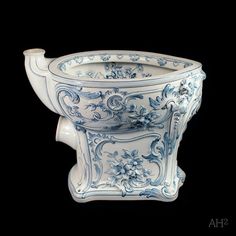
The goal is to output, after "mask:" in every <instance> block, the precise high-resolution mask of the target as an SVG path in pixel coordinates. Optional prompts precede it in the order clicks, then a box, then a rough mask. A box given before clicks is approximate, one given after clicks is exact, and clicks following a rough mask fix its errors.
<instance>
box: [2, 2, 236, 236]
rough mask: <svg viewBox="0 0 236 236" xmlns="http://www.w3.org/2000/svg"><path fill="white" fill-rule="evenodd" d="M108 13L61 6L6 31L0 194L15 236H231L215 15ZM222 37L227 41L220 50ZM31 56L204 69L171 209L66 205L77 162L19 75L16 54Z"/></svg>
mask: <svg viewBox="0 0 236 236" xmlns="http://www.w3.org/2000/svg"><path fill="white" fill-rule="evenodd" d="M112 4H115V3H112V2H110V5H109V6H108V7H109V8H108V9H110V10H105V8H103V7H101V6H100V5H98V6H95V5H92V6H93V7H91V6H85V5H80V6H78V7H76V6H70V7H66V6H63V7H62V8H63V9H60V10H58V9H56V8H54V7H52V8H50V9H47V8H48V6H47V5H44V6H43V7H39V6H31V7H29V8H27V9H25V10H23V11H21V12H20V13H19V14H18V15H16V16H15V20H14V21H13V22H8V23H7V27H5V28H6V34H5V35H6V37H4V39H6V43H5V45H6V47H5V48H3V49H7V50H6V52H7V55H10V57H9V60H12V58H14V60H13V63H12V64H11V67H9V70H8V73H7V79H6V80H5V81H6V84H7V88H11V95H10V97H9V90H8V89H6V91H5V92H6V93H7V95H8V96H7V97H8V101H9V102H8V103H7V104H3V106H4V105H6V106H7V108H6V110H5V111H6V112H4V114H3V115H2V116H3V117H5V118H7V119H6V120H7V123H8V122H9V121H10V125H9V126H10V129H9V128H8V126H7V125H6V128H7V136H6V137H7V139H6V147H7V158H5V159H6V160H7V162H9V163H7V164H6V169H5V170H6V174H5V178H4V179H5V180H6V181H5V182H6V186H7V187H6V191H4V193H3V195H4V196H6V199H7V201H6V204H5V206H6V208H7V211H6V215H7V216H6V219H7V220H10V221H11V222H12V221H13V222H16V223H15V224H17V223H19V222H23V223H19V224H17V227H18V230H24V231H30V230H31V229H30V228H31V227H32V228H33V229H37V230H42V231H43V232H47V231H48V230H49V229H53V230H56V229H59V230H60V229H62V228H65V229H66V230H68V231H69V230H71V229H75V230H76V231H77V232H78V234H80V233H81V230H83V229H85V230H91V229H95V230H96V231H97V232H101V233H109V232H118V233H119V232H120V233H124V232H134V231H139V230H144V232H145V231H146V233H150V232H151V231H153V233H155V234H158V230H159V229H164V230H165V231H169V230H172V229H174V230H176V232H180V230H183V229H190V230H192V231H196V230H198V229H201V230H206V231H212V232H215V231H220V232H223V231H224V232H225V231H228V230H229V229H230V228H231V227H232V225H233V210H232V207H233V206H232V199H233V193H232V186H233V185H232V172H230V170H229V169H230V166H231V164H230V161H231V160H229V159H230V158H231V157H232V155H230V153H229V151H230V149H231V148H232V146H231V144H230V142H229V138H228V136H227V135H226V132H227V131H231V130H232V129H231V125H230V121H229V120H226V119H225V118H224V115H223V114H224V112H225V111H227V104H226V102H225V101H226V100H227V101H228V100H230V99H229V95H228V94H227V93H226V90H227V88H226V86H222V81H226V80H227V79H229V80H230V78H226V77H228V75H227V74H226V71H225V70H224V69H222V63H224V61H225V60H226V59H225V58H226V57H227V56H226V54H225V51H227V47H229V45H228V41H227V40H228V39H229V37H228V34H227V33H228V32H227V30H226V29H225V28H224V27H222V26H221V25H220V22H221V21H220V20H218V19H220V18H218V15H217V13H214V14H213V13H212V12H210V13H211V15H209V14H208V13H209V11H208V10H209V9H205V10H204V8H203V7H202V6H199V7H198V8H197V9H195V11H194V12H193V11H192V10H189V9H190V8H189V9H188V10H186V11H185V10H184V11H182V12H180V11H177V10H175V9H174V8H173V9H172V11H170V9H169V8H164V10H161V8H160V9H159V8H157V7H156V6H155V5H151V4H146V5H145V6H143V5H141V6H140V7H139V8H138V9H137V10H135V9H134V8H133V6H132V5H131V7H127V5H126V4H125V3H123V4H124V5H118V6H116V7H115V6H113V5H112ZM116 4H118V3H116ZM116 4H115V5H116ZM119 4H121V3H119ZM124 6H125V7H124ZM45 9H47V11H46V10H45ZM114 9H115V10H114ZM207 12H208V13H207ZM30 24H32V25H30ZM222 35H224V36H225V37H224V39H227V40H225V41H224V42H223V41H222ZM226 41H227V42H226ZM8 43H9V46H8ZM35 47H40V48H43V49H45V50H46V56H47V57H58V56H62V55H66V54H70V53H74V52H80V51H88V50H102V49H127V50H142V51H152V52H157V53H163V54H170V55H174V56H180V57H185V58H189V59H193V60H196V61H199V62H201V63H202V64H203V70H204V71H205V72H206V74H207V79H206V80H205V81H204V88H203V101H202V106H201V108H200V110H199V112H198V113H197V115H195V116H194V117H193V118H192V120H191V121H190V122H189V124H188V128H187V130H186V132H185V134H184V137H183V140H182V142H181V145H180V148H179V153H178V164H179V166H180V167H181V168H182V169H183V170H184V171H185V172H186V175H187V177H186V181H185V183H184V185H183V187H181V189H180V192H179V197H178V198H177V200H176V201H174V202H171V203H163V202H158V201H128V202H126V201H122V202H119V201H111V202H105V201H94V202H89V203H85V204H79V203H76V202H74V201H73V200H72V198H71V196H70V193H69V190H68V187H67V177H68V173H69V170H70V168H71V167H72V166H73V165H74V164H75V161H76V160H75V151H73V150H72V149H70V148H69V147H68V146H66V145H65V144H62V143H57V142H56V141H55V131H56V126H57V121H58V118H59V116H58V115H57V114H54V113H52V112H51V111H49V110H48V109H47V108H46V107H45V106H44V105H43V104H42V103H41V102H40V101H39V99H38V98H37V96H36V94H35V93H34V91H33V90H32V88H31V86H30V84H29V82H28V79H27V76H26V74H25V70H24V64H23V62H24V57H23V54H22V52H23V51H24V50H26V49H29V48H35ZM8 65H9V64H8ZM8 65H6V67H7V66H8ZM9 75H10V76H9ZM230 84H231V83H230ZM4 128H5V127H4ZM9 130H10V131H11V132H10V131H9ZM4 203H5V202H4ZM212 219H214V220H216V219H218V220H221V219H227V220H228V225H225V226H224V228H223V229H222V228H213V227H209V224H210V221H211V220H212ZM85 222H90V226H85ZM29 226H31V227H29ZM147 227H149V228H147ZM109 230H113V231H109Z"/></svg>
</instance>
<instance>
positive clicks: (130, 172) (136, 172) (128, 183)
mask: <svg viewBox="0 0 236 236" xmlns="http://www.w3.org/2000/svg"><path fill="white" fill-rule="evenodd" d="M117 156H118V152H117V151H116V152H114V153H108V157H110V160H108V162H109V165H110V169H109V170H108V171H107V172H106V173H107V174H109V175H110V176H109V177H108V181H109V184H110V185H111V186H115V185H118V186H123V187H124V189H125V191H126V192H132V191H133V187H137V186H138V185H139V184H144V183H146V182H147V181H148V179H147V177H148V176H149V175H150V174H151V172H150V170H146V169H145V168H143V166H142V164H143V160H142V159H141V158H140V157H139V155H138V151H137V150H133V151H131V152H130V151H128V150H123V154H122V155H121V158H119V159H118V158H117Z"/></svg>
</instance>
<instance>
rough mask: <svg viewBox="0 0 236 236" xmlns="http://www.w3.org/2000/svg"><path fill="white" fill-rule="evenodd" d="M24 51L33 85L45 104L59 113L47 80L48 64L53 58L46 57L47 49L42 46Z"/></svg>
mask: <svg viewBox="0 0 236 236" xmlns="http://www.w3.org/2000/svg"><path fill="white" fill-rule="evenodd" d="M23 53H24V55H25V70H26V74H27V76H28V79H29V81H30V84H31V86H32V87H33V89H34V91H35V93H36V94H37V96H38V97H39V99H40V100H41V101H42V102H43V104H44V105H45V106H46V107H48V108H49V109H50V110H51V111H53V112H56V113H57V111H56V110H55V108H54V106H53V104H52V102H51V100H50V97H49V96H50V95H49V93H48V88H47V80H48V79H50V72H49V70H48V65H49V63H50V62H51V61H52V60H53V59H52V58H50V59H49V58H45V57H44V54H45V50H43V49H40V48H35V49H29V50H26V51H24V52H23Z"/></svg>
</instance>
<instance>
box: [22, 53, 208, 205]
mask: <svg viewBox="0 0 236 236" xmlns="http://www.w3.org/2000/svg"><path fill="white" fill-rule="evenodd" d="M44 53H45V51H44V50H43V49H29V50H26V51H25V52H24V55H25V68H26V72H27V75H28V78H29V81H30V83H31V85H32V87H33V89H34V91H35V92H36V94H37V95H38V97H39V98H40V99H41V101H42V102H43V103H44V104H45V105H46V106H47V107H48V108H49V109H50V110H52V111H54V112H56V113H58V114H59V115H60V118H59V122H58V127H57V133H56V140H57V141H61V142H64V143H66V144H68V145H69V146H70V147H72V148H73V149H75V150H76V152H77V164H76V165H75V166H74V167H73V168H72V169H71V171H70V174H69V178H68V183H69V189H70V192H71V194H72V197H73V198H74V199H75V200H76V201H78V202H86V201H91V200H148V199H152V200H160V201H172V200H174V199H176V197H177V195H178V190H179V187H180V186H181V185H182V184H183V182H184V179H185V173H184V172H183V171H182V170H181V169H180V167H178V165H177V151H178V147H179V143H180V141H181V139H182V135H183V132H184V130H185V129H186V125H187V122H188V121H189V120H190V118H191V117H192V116H193V115H194V114H195V113H196V111H197V110H198V108H199V106H200V103H201V94H202V82H203V80H204V78H205V73H204V72H203V71H202V66H201V64H200V63H198V62H195V61H192V60H188V59H184V58H178V57H173V56H168V55H162V54H156V53H149V52H139V51H90V52H82V53H75V54H70V55H67V56H63V57H59V58H56V59H48V58H45V57H44Z"/></svg>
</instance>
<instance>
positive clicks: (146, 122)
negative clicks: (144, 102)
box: [129, 107, 159, 128]
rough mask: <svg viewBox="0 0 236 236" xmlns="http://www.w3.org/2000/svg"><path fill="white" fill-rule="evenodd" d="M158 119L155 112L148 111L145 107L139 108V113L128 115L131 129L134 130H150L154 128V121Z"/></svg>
mask: <svg viewBox="0 0 236 236" xmlns="http://www.w3.org/2000/svg"><path fill="white" fill-rule="evenodd" d="M158 117H159V115H158V114H157V112H156V111H150V112H148V110H147V109H146V108H145V107H141V109H140V110H139V111H136V112H135V114H133V115H130V116H129V118H130V122H131V126H132V127H136V128H145V127H146V128H150V127H156V126H157V124H156V122H155V121H156V119H157V118H158Z"/></svg>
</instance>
